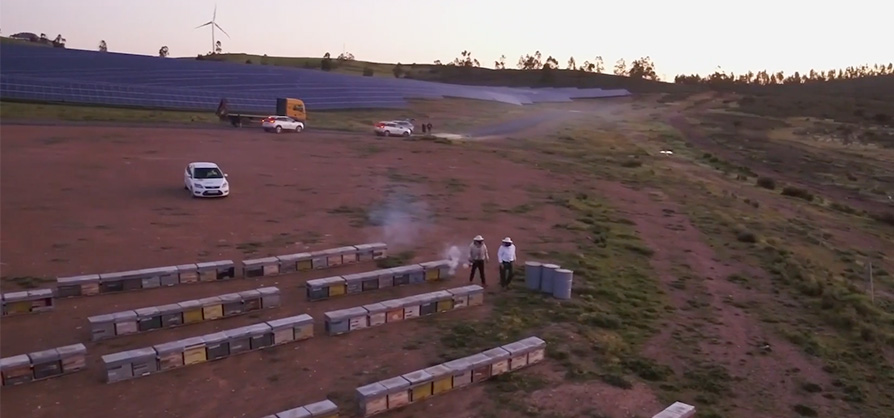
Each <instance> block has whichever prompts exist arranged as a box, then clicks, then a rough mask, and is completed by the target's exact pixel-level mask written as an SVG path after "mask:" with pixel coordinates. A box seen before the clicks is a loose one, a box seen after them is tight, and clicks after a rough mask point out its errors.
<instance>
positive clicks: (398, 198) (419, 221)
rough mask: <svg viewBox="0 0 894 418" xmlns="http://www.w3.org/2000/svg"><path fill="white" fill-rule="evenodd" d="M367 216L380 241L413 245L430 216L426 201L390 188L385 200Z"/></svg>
mask: <svg viewBox="0 0 894 418" xmlns="http://www.w3.org/2000/svg"><path fill="white" fill-rule="evenodd" d="M368 217H369V219H368V223H369V224H370V225H374V226H376V227H377V228H378V231H377V238H378V240H379V241H381V242H385V243H387V244H388V245H396V246H412V247H415V246H417V245H418V244H419V243H418V241H419V238H420V237H421V236H422V232H423V231H424V230H425V227H426V226H427V225H428V223H429V222H430V220H431V214H430V212H429V208H428V204H426V203H425V202H424V201H422V200H420V199H417V198H416V197H415V196H413V195H411V194H409V193H406V192H403V191H396V190H391V191H389V192H388V193H387V194H386V195H385V200H384V201H383V202H381V203H380V204H379V205H377V206H375V207H373V208H372V209H371V210H370V211H369V212H368Z"/></svg>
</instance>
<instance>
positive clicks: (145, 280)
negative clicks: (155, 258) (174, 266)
mask: <svg viewBox="0 0 894 418" xmlns="http://www.w3.org/2000/svg"><path fill="white" fill-rule="evenodd" d="M164 273H165V269H164V268H162V267H158V268H151V269H143V270H140V276H141V280H142V283H141V285H140V287H141V288H143V289H152V288H156V287H160V286H161V276H162V274H164Z"/></svg>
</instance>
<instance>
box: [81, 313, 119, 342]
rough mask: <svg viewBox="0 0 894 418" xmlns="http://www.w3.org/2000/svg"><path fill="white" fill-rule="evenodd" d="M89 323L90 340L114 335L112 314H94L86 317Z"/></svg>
mask: <svg viewBox="0 0 894 418" xmlns="http://www.w3.org/2000/svg"><path fill="white" fill-rule="evenodd" d="M87 322H89V323H90V334H91V338H90V339H91V340H92V341H98V340H102V339H104V338H111V337H114V336H115V317H114V315H111V314H107V315H96V316H91V317H89V318H87Z"/></svg>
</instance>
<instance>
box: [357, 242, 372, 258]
mask: <svg viewBox="0 0 894 418" xmlns="http://www.w3.org/2000/svg"><path fill="white" fill-rule="evenodd" d="M354 248H355V249H356V250H357V261H372V259H373V247H372V246H371V245H370V244H360V245H355V246H354Z"/></svg>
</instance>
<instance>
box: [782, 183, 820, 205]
mask: <svg viewBox="0 0 894 418" xmlns="http://www.w3.org/2000/svg"><path fill="white" fill-rule="evenodd" d="M782 195H783V196H791V197H797V198H798V199H804V200H806V201H808V202H812V201H813V193H810V192H809V191H807V190H805V189H802V188H800V187H794V186H785V187H783V188H782Z"/></svg>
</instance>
